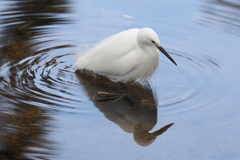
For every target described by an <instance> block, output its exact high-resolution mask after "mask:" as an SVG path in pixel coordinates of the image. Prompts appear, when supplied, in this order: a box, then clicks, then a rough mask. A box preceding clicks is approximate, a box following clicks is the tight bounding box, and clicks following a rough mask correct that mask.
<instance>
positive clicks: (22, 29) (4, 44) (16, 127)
mask: <svg viewBox="0 0 240 160" xmlns="http://www.w3.org/2000/svg"><path fill="white" fill-rule="evenodd" d="M8 3H10V5H8V6H9V8H8V9H6V10H4V11H2V12H1V27H2V28H1V34H0V35H1V38H0V39H1V40H0V46H1V48H0V103H1V108H0V122H1V128H0V129H1V130H0V159H3V160H5V159H37V158H39V159H47V156H48V155H51V154H52V153H51V152H52V151H53V147H52V146H53V145H54V143H53V142H52V141H51V140H48V139H46V138H45V136H46V134H48V133H50V130H49V128H50V127H53V126H51V123H52V121H53V119H52V118H51V116H50V112H49V110H47V108H44V107H42V105H44V104H49V102H48V101H46V100H45V99H44V98H45V97H44V96H43V95H44V94H45V95H46V96H47V95H48V94H47V93H45V92H44V91H42V90H41V89H40V88H38V87H36V84H35V83H36V82H35V81H36V72H37V70H38V68H39V67H40V66H38V67H36V69H34V67H33V66H36V65H38V64H39V63H40V62H41V61H42V60H43V57H44V55H45V56H46V55H47V54H48V51H50V50H53V49H58V48H66V47H69V45H61V46H50V47H46V46H47V45H46V44H47V43H46V42H49V41H50V40H49V39H48V40H46V39H47V37H50V36H49V33H48V32H47V30H46V29H47V26H51V25H54V24H61V23H64V19H62V18H58V17H57V16H58V15H59V14H60V13H66V12H67V11H68V9H67V7H66V5H67V1H65V0H30V1H22V0H14V1H8ZM41 38H45V40H41ZM46 66H47V65H46ZM41 93H42V94H41Z"/></svg>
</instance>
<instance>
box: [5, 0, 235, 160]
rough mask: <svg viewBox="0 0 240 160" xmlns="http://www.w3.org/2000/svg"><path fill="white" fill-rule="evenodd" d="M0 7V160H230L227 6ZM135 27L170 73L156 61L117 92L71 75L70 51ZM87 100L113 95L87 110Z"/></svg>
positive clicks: (231, 28)
mask: <svg viewBox="0 0 240 160" xmlns="http://www.w3.org/2000/svg"><path fill="white" fill-rule="evenodd" d="M0 10H1V16H0V20H1V21H0V26H1V27H0V36H1V39H0V47H1V49H0V104H1V107H0V159H3V160H8V159H10V160H11V159H44V158H45V159H49V160H55V159H56V160H65V159H71V160H75V159H76V160H79V159H91V160H92V159H104V160H106V159H173V160H175V159H176V160H177V159H184V160H188V159H189V160H190V159H191V160H192V159H213V160H215V159H216V160H219V159H222V160H223V159H233V160H238V159H240V152H239V151H240V138H239V135H240V126H239V122H240V118H239V117H240V108H239V104H240V99H239V95H240V91H239V90H240V84H239V82H240V63H239V60H240V54H239V52H240V51H239V44H240V38H239V35H240V28H239V27H240V18H239V17H240V16H239V15H240V2H238V1H237V0H231V1H230V0H221V1H218V0H195V1H190V0H179V1H173V0H163V1H156V0H154V1H151V2H150V1H137V0H128V1H125V0H124V1H109V0H102V1H97V0H88V1H77V0H69V1H65V0H53V1H38V0H35V1H20V0H15V1H1V2H0ZM142 27H150V28H153V29H154V30H155V31H156V32H157V33H158V35H159V37H160V41H161V44H162V45H163V47H164V48H165V49H166V50H167V51H168V52H169V53H170V55H171V56H172V57H173V59H174V60H175V61H176V62H177V64H178V66H175V65H174V64H172V63H171V62H170V61H169V60H168V59H167V58H166V57H165V56H164V55H163V54H161V55H160V66H159V68H158V70H157V72H156V74H154V76H153V77H152V78H151V79H150V80H149V82H148V83H144V84H134V85H127V86H122V85H117V84H115V83H113V82H109V81H107V80H102V79H98V78H95V79H94V78H93V77H89V76H87V75H82V74H79V73H75V72H74V70H75V69H74V65H73V64H74V63H75V58H76V53H83V52H84V51H85V50H86V49H89V48H91V47H93V46H94V45H96V44H97V43H98V42H99V41H100V40H102V39H104V38H106V37H108V36H110V35H112V34H115V33H117V32H120V31H122V30H125V29H129V28H142ZM117 49H118V46H116V50H117ZM113 54H114V53H113ZM123 65H124V64H123ZM99 91H104V92H114V93H119V94H123V95H124V96H123V97H122V98H121V99H119V100H117V101H115V100H109V101H102V102H99V101H96V100H94V98H93V97H94V96H95V95H96V94H97V92H99Z"/></svg>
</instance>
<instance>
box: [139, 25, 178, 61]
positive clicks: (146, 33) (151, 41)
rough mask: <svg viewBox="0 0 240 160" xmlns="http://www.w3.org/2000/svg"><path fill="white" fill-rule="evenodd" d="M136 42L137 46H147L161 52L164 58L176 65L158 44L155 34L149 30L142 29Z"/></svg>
mask: <svg viewBox="0 0 240 160" xmlns="http://www.w3.org/2000/svg"><path fill="white" fill-rule="evenodd" d="M137 40H138V43H139V45H147V46H152V47H156V48H157V49H158V50H159V51H161V52H162V53H163V54H164V55H165V56H167V57H168V59H169V60H170V61H172V62H173V63H174V64H175V65H177V63H176V62H175V61H174V60H173V59H172V57H171V56H170V55H169V54H168V53H167V51H166V50H165V49H164V48H163V47H162V45H161V44H160V40H159V38H158V35H157V33H156V32H155V31H154V30H152V29H151V28H142V29H140V31H139V33H138V36H137Z"/></svg>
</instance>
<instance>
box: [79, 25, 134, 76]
mask: <svg viewBox="0 0 240 160" xmlns="http://www.w3.org/2000/svg"><path fill="white" fill-rule="evenodd" d="M138 32H139V29H130V30H126V31H122V32H120V33H117V34H115V35H113V36H111V37H109V38H106V39H104V40H103V41H101V42H100V43H99V44H98V45H97V46H95V47H94V48H92V49H90V50H89V51H87V52H86V53H85V54H84V55H83V56H82V57H79V58H78V59H77V62H76V64H75V67H76V68H77V69H87V70H92V71H94V72H99V73H102V74H109V75H114V76H120V75H123V74H126V73H127V72H129V71H130V70H132V69H133V68H134V67H135V66H136V63H138V62H137V61H138V59H134V57H136V58H139V57H137V56H135V55H133V54H136V53H132V51H133V50H135V49H136V48H137V47H138V44H137V34H138Z"/></svg>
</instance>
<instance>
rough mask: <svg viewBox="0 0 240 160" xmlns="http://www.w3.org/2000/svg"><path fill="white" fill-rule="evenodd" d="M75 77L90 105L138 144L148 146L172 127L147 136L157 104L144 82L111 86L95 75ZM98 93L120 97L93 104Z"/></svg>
mask: <svg viewBox="0 0 240 160" xmlns="http://www.w3.org/2000/svg"><path fill="white" fill-rule="evenodd" d="M76 75H77V77H78V79H79V81H80V83H81V85H82V86H83V87H84V90H85V91H86V92H87V95H88V97H89V99H90V100H91V101H92V102H93V103H94V106H95V107H97V108H98V109H99V110H100V111H101V112H102V113H103V114H104V115H105V117H106V118H107V119H108V120H110V121H112V122H114V123H115V124H117V125H118V126H119V127H120V128H121V129H122V130H124V131H125V132H128V133H132V134H133V137H134V140H135V141H136V142H137V143H138V144H139V145H141V146H148V145H150V144H152V143H153V142H154V141H155V139H156V138H157V137H158V136H159V135H161V134H163V133H164V132H165V131H167V130H168V129H169V128H170V127H171V126H172V125H173V124H174V123H171V124H168V125H166V126H164V127H162V128H160V129H159V130H157V131H154V132H152V133H150V131H151V130H152V129H153V127H154V126H155V125H156V124H157V106H158V102H157V98H156V94H155V93H154V91H153V90H152V88H151V86H150V84H149V83H148V82H145V83H143V84H140V83H134V84H121V83H114V82H112V81H110V80H108V79H106V78H105V77H103V76H101V75H96V77H94V78H93V77H92V76H91V75H90V74H88V73H85V72H76ZM99 91H102V92H108V93H114V94H116V95H122V96H119V98H116V99H115V100H105V101H96V100H94V96H95V95H96V94H97V93H98V92H99Z"/></svg>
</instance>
